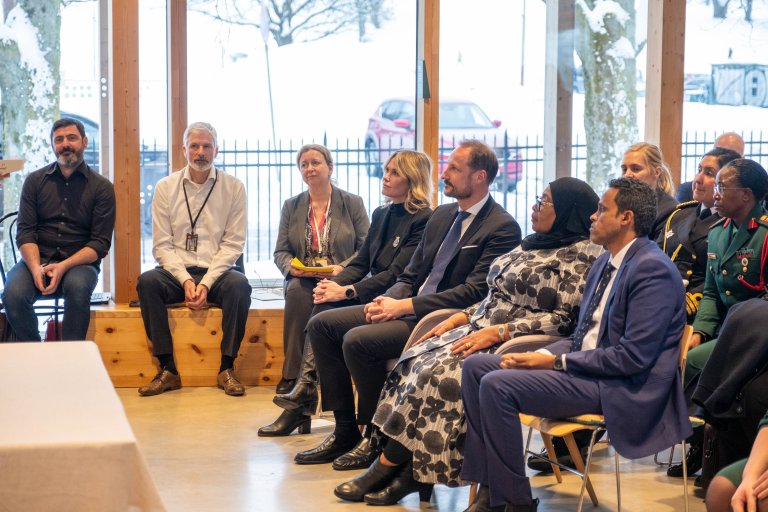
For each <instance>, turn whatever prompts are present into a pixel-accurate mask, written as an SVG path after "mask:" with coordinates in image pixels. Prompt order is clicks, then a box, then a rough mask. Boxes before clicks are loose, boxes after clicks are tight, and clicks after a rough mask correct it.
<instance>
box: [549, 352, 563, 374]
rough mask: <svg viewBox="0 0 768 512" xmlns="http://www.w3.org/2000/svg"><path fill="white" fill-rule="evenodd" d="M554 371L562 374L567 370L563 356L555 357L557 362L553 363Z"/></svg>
mask: <svg viewBox="0 0 768 512" xmlns="http://www.w3.org/2000/svg"><path fill="white" fill-rule="evenodd" d="M552 369H553V370H557V371H559V372H562V371H564V370H565V368H563V356H557V357H555V360H554V361H553V362H552Z"/></svg>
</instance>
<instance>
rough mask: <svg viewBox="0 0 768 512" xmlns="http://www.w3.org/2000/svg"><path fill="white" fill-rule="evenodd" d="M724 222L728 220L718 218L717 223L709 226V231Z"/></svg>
mask: <svg viewBox="0 0 768 512" xmlns="http://www.w3.org/2000/svg"><path fill="white" fill-rule="evenodd" d="M726 220H728V219H726V218H725V217H720V218H719V219H717V222H715V223H714V224H712V225H711V226H709V230H710V231H712V230H713V229H714V228H716V227H718V226H721V225H723V224H724V223H725V221H726Z"/></svg>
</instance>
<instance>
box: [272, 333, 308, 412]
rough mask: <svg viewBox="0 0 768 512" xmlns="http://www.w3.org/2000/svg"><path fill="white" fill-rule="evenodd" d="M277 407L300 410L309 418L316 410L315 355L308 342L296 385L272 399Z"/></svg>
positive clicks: (305, 345)
mask: <svg viewBox="0 0 768 512" xmlns="http://www.w3.org/2000/svg"><path fill="white" fill-rule="evenodd" d="M272 401H273V402H274V403H275V405H277V406H278V407H282V408H283V409H285V410H287V411H294V410H296V409H302V410H303V413H304V414H306V415H308V416H311V415H313V414H315V411H316V410H317V372H316V370H315V353H314V352H313V351H312V345H311V344H310V343H309V341H306V342H305V344H304V355H303V356H302V359H301V372H300V373H299V378H298V379H296V384H295V385H294V386H293V387H292V389H291V390H290V391H289V392H287V393H278V394H276V395H275V396H274V398H272Z"/></svg>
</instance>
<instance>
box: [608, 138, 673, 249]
mask: <svg viewBox="0 0 768 512" xmlns="http://www.w3.org/2000/svg"><path fill="white" fill-rule="evenodd" d="M621 175H622V176H626V177H627V178H635V179H637V180H640V181H642V182H645V183H647V184H648V185H650V187H651V188H652V189H654V190H655V191H656V220H655V221H654V223H653V231H652V232H651V234H650V235H649V237H650V238H651V240H656V238H657V237H658V236H659V233H660V232H661V230H662V229H664V222H666V220H667V217H669V215H670V214H671V213H672V212H673V211H674V210H675V208H676V207H677V201H675V198H674V197H672V195H671V194H672V174H671V173H670V172H669V167H667V163H666V162H665V161H664V156H663V155H662V154H661V149H660V148H659V147H658V146H657V145H655V144H649V143H647V142H639V143H637V144H633V145H632V146H630V147H629V149H627V150H626V151H625V152H624V157H623V158H622V160H621Z"/></svg>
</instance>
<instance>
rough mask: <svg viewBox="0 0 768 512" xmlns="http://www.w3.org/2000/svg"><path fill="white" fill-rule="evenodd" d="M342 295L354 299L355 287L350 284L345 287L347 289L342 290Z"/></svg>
mask: <svg viewBox="0 0 768 512" xmlns="http://www.w3.org/2000/svg"><path fill="white" fill-rule="evenodd" d="M344 295H346V296H347V298H348V299H354V298H355V296H356V295H357V294H356V293H355V287H354V286H350V287H349V288H347V291H345V292H344Z"/></svg>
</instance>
